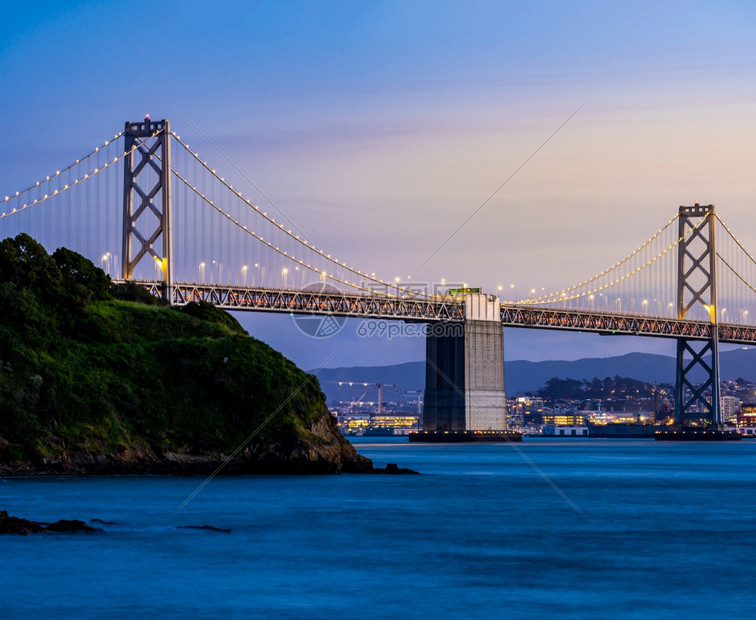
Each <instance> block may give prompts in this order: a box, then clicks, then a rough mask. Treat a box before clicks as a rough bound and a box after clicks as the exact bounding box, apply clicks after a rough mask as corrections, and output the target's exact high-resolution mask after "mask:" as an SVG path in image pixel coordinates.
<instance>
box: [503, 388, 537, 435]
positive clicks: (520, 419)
mask: <svg viewBox="0 0 756 620" xmlns="http://www.w3.org/2000/svg"><path fill="white" fill-rule="evenodd" d="M543 410H544V407H543V398H532V397H530V396H520V397H518V398H515V399H513V400H510V401H509V402H508V403H507V413H508V418H509V420H508V421H509V425H510V426H511V427H515V428H519V427H521V426H525V425H527V424H543Z"/></svg>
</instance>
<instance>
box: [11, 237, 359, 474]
mask: <svg viewBox="0 0 756 620" xmlns="http://www.w3.org/2000/svg"><path fill="white" fill-rule="evenodd" d="M0 342H2V348H1V349H0V468H2V469H3V470H4V471H6V472H10V473H17V472H25V471H96V472H100V471H102V472H109V471H113V472H116V471H125V472H130V471H134V472H137V471H149V472H163V471H165V472H194V471H197V472H200V471H210V470H212V469H214V467H215V466H216V465H217V464H218V463H219V462H221V461H222V460H223V459H224V458H225V456H226V455H229V454H231V453H232V452H233V451H234V450H235V449H236V448H237V447H238V446H240V445H242V444H243V443H244V442H245V440H246V439H247V438H248V437H249V436H250V435H252V434H253V433H255V431H257V430H258V429H259V427H260V426H261V424H262V423H263V422H264V421H265V420H266V419H267V418H269V417H270V420H269V422H268V423H267V424H265V425H264V426H263V427H262V429H261V430H259V431H258V432H257V433H256V434H255V435H254V437H253V438H252V440H251V441H250V442H249V444H248V446H247V448H246V449H245V450H243V451H242V452H241V453H240V454H239V455H238V456H237V457H236V458H235V459H234V460H233V461H232V462H231V463H230V464H229V466H228V468H227V469H228V471H250V472H253V471H276V472H278V471H292V472H337V471H361V470H368V469H370V468H371V465H370V463H369V461H367V460H366V459H363V458H362V457H360V456H359V455H358V454H357V453H356V452H355V451H354V449H353V448H352V446H351V445H350V444H349V443H348V442H346V440H344V439H343V438H342V437H341V435H340V433H339V432H338V430H337V429H336V427H335V423H334V421H333V419H332V417H331V415H330V413H329V412H328V410H327V409H326V407H325V399H324V396H323V394H322V392H321V390H320V386H319V384H318V381H317V379H315V378H314V377H311V376H308V375H306V374H305V373H304V372H303V371H301V370H300V369H298V368H297V367H296V366H295V365H294V364H293V363H292V362H290V361H289V360H287V359H286V358H284V357H283V356H282V355H281V354H280V353H278V352H276V351H274V350H273V349H271V348H270V347H268V346H267V345H265V344H263V343H262V342H260V341H258V340H256V339H254V338H252V337H250V336H248V335H247V334H246V333H245V332H244V330H243V329H242V328H241V326H240V325H239V324H238V323H237V322H236V320H235V319H233V317H231V316H230V315H228V314H227V313H225V312H223V311H222V310H218V309H216V308H214V307H213V306H211V305H209V304H190V305H189V306H186V307H184V308H180V309H177V308H171V307H167V306H164V305H161V304H159V303H157V302H156V300H154V299H152V298H150V297H149V296H147V295H146V293H145V292H144V291H142V290H140V289H138V288H136V287H133V286H125V287H115V286H113V285H112V283H111V282H110V279H109V277H108V276H107V275H106V274H105V273H104V272H103V271H102V270H100V269H98V268H97V267H95V266H94V265H93V264H92V263H90V262H89V261H87V260H86V259H84V258H83V257H81V256H80V255H78V254H76V253H74V252H71V251H69V250H66V249H59V250H57V251H56V252H55V253H54V254H52V255H48V253H47V252H46V251H45V249H44V248H43V247H42V246H41V245H40V244H38V243H37V242H36V241H34V240H33V239H32V238H30V237H29V236H27V235H19V236H18V237H16V238H14V239H6V240H4V241H2V242H0ZM271 416H272V417H271Z"/></svg>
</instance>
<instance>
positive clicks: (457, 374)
mask: <svg viewBox="0 0 756 620" xmlns="http://www.w3.org/2000/svg"><path fill="white" fill-rule="evenodd" d="M500 305H501V304H500V302H499V299H498V297H496V296H495V295H485V294H481V293H472V294H467V295H465V321H464V323H444V324H436V325H432V326H431V327H430V331H429V332H428V336H427V343H426V364H425V407H424V412H423V429H424V430H425V431H431V432H432V431H450V432H460V431H471V430H472V431H474V430H481V431H503V430H505V428H506V398H505V394H504V331H503V329H502V326H501V312H500Z"/></svg>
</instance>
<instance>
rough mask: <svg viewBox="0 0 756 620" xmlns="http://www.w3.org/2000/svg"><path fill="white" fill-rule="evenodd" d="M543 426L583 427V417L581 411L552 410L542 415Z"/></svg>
mask: <svg viewBox="0 0 756 620" xmlns="http://www.w3.org/2000/svg"><path fill="white" fill-rule="evenodd" d="M543 422H544V424H550V425H552V426H570V427H572V426H575V427H577V426H581V427H582V426H585V415H584V412H583V411H575V410H574V409H561V408H560V409H554V410H553V411H551V412H550V413H544V414H543Z"/></svg>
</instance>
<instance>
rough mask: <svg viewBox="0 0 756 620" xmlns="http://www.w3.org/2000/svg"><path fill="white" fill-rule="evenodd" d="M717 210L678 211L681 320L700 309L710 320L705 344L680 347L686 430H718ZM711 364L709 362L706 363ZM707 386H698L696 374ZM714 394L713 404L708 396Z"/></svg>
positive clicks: (680, 417)
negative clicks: (704, 425) (699, 426)
mask: <svg viewBox="0 0 756 620" xmlns="http://www.w3.org/2000/svg"><path fill="white" fill-rule="evenodd" d="M715 219H716V218H715V217H714V205H706V206H701V205H699V204H698V203H696V204H695V205H693V206H692V207H680V211H679V221H680V228H679V230H680V235H679V239H680V241H679V243H678V254H677V318H679V319H684V318H685V316H686V314H687V313H688V311H689V310H691V308H693V307H694V306H695V305H696V304H701V305H702V306H703V307H704V308H705V309H706V310H707V312H708V314H709V317H710V320H711V338H710V339H709V340H707V341H700V340H687V339H684V338H681V339H679V340H678V341H677V365H676V367H677V370H676V378H675V422H676V423H677V424H680V425H685V424H686V422H687V421H688V420H691V419H693V418H699V419H700V418H704V417H705V418H707V419H710V420H711V423H712V425H714V426H715V427H716V428H720V427H721V425H722V415H721V412H720V399H719V319H718V315H719V307H718V305H717V250H716V243H715V227H714V222H715ZM706 358H708V359H706ZM701 371H703V373H704V374H705V376H706V380H705V381H704V382H703V383H701V384H700V385H697V384H696V383H694V382H693V377H694V375H695V374H698V375H699V377H700V373H701ZM707 390H711V400H709V399H707V398H705V397H704V392H706V391H707Z"/></svg>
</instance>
